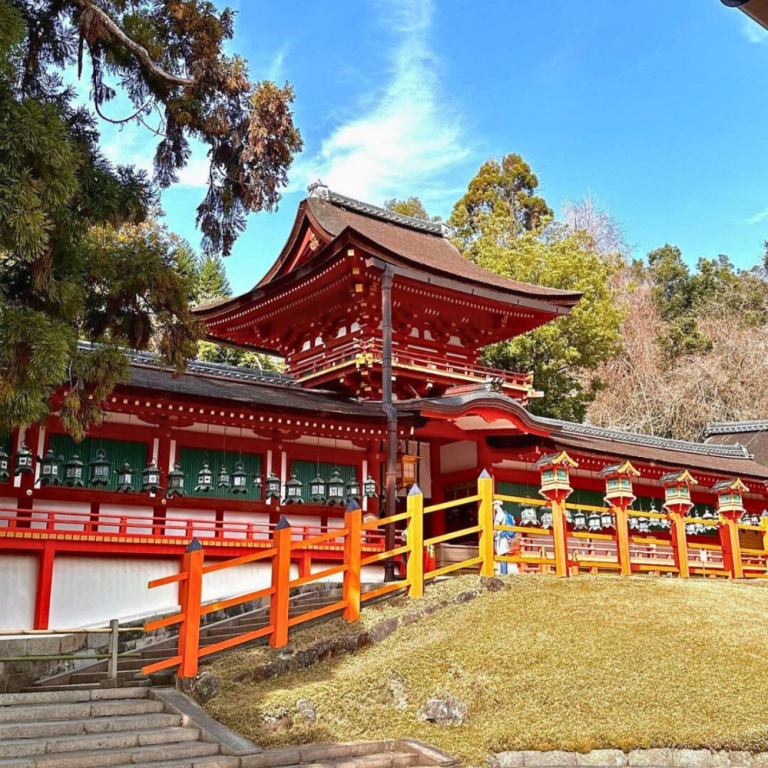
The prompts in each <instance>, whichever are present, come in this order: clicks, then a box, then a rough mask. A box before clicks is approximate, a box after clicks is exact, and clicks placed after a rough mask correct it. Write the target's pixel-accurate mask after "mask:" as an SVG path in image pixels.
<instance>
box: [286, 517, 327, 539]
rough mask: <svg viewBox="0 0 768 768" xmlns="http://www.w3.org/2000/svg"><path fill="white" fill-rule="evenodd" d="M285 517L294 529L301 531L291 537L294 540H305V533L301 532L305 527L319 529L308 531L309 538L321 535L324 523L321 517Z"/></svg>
mask: <svg viewBox="0 0 768 768" xmlns="http://www.w3.org/2000/svg"><path fill="white" fill-rule="evenodd" d="M284 517H285V519H286V520H287V521H288V522H289V523H290V524H291V526H292V527H297V528H299V530H298V531H297V532H296V533H294V534H293V536H291V538H292V539H303V538H304V534H305V531H303V530H301V529H302V528H303V527H304V526H309V527H310V528H316V529H318V530H310V531H306V535H307V538H309V537H311V536H319V535H320V530H319V528H320V524H321V522H322V521H321V519H320V518H319V517H307V516H306V515H284Z"/></svg>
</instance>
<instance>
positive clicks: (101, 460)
mask: <svg viewBox="0 0 768 768" xmlns="http://www.w3.org/2000/svg"><path fill="white" fill-rule="evenodd" d="M90 468H91V477H90V479H89V480H88V484H89V485H90V486H91V488H106V487H107V486H108V485H109V473H110V471H111V469H112V465H111V464H110V463H109V462H108V461H107V452H106V451H105V450H104V449H103V448H99V449H98V450H97V451H96V458H95V459H93V460H92V461H91V463H90Z"/></svg>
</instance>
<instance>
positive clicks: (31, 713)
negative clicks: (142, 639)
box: [0, 688, 163, 723]
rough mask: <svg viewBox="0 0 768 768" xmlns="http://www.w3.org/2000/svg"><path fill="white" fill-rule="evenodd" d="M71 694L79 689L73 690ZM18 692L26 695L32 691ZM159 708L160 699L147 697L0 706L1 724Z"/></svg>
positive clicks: (153, 711)
mask: <svg viewBox="0 0 768 768" xmlns="http://www.w3.org/2000/svg"><path fill="white" fill-rule="evenodd" d="M112 690H114V691H121V690H122V689H120V688H115V689H112ZM142 690H144V689H142ZM73 693H82V692H81V691H73ZM94 693H96V691H94ZM145 693H146V691H145ZM21 695H22V696H24V695H26V696H29V695H34V694H21ZM43 695H45V694H43ZM162 711H163V703H162V702H161V701H150V700H148V699H123V700H120V699H117V700H114V701H85V702H81V703H77V704H39V705H34V704H30V705H19V706H13V707H3V708H0V723H34V722H38V721H41V720H82V719H84V718H89V717H113V716H116V715H149V714H152V713H155V712H162Z"/></svg>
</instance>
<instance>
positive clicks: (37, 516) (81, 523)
mask: <svg viewBox="0 0 768 768" xmlns="http://www.w3.org/2000/svg"><path fill="white" fill-rule="evenodd" d="M32 510H33V512H32V515H31V517H32V520H33V522H32V524H31V527H32V528H45V526H46V522H47V518H48V512H61V513H66V512H77V513H84V514H85V515H88V514H89V513H90V511H91V505H90V504H87V503H86V502H77V501H38V500H35V501H33V502H32ZM56 517H57V521H56V530H59V531H84V530H85V524H86V523H87V522H88V517H81V516H80V514H77V515H72V517H71V518H69V519H70V520H71V521H72V522H65V521H66V520H67V518H66V515H64V514H60V515H57V516H56Z"/></svg>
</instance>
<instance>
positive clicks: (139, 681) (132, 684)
mask: <svg viewBox="0 0 768 768" xmlns="http://www.w3.org/2000/svg"><path fill="white" fill-rule="evenodd" d="M104 678H105V679H106V673H105V674H104ZM137 687H144V688H149V680H147V679H146V678H135V679H133V680H128V681H121V682H120V683H118V688H119V689H120V690H130V689H131V688H137ZM78 690H81V691H90V690H93V684H92V683H78V684H77V685H67V684H66V683H63V684H61V685H35V686H32V687H29V688H22V692H23V693H36V692H38V691H45V692H47V693H55V692H57V691H78Z"/></svg>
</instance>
